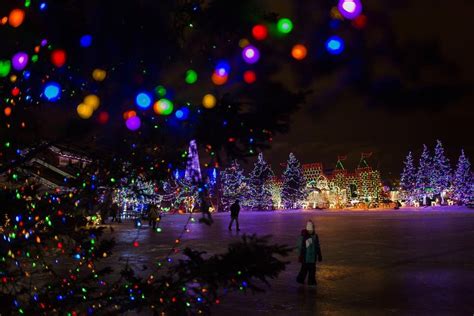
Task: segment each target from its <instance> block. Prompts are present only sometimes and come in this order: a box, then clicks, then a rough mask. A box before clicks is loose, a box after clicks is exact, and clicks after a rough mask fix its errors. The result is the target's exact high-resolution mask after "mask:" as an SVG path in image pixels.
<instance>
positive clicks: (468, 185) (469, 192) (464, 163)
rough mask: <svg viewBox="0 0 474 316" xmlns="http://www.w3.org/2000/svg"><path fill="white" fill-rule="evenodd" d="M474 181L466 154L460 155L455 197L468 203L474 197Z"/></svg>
mask: <svg viewBox="0 0 474 316" xmlns="http://www.w3.org/2000/svg"><path fill="white" fill-rule="evenodd" d="M473 187H474V181H473V179H472V174H471V164H470V163H469V159H467V157H466V156H465V155H464V150H462V151H461V156H459V160H458V164H457V167H456V172H455V173H454V179H453V197H454V199H455V200H457V201H458V202H460V203H463V204H464V203H467V202H468V201H469V200H471V199H472V198H473V197H474V188H473Z"/></svg>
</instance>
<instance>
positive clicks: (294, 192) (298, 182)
mask: <svg viewBox="0 0 474 316" xmlns="http://www.w3.org/2000/svg"><path fill="white" fill-rule="evenodd" d="M281 198H282V200H283V205H284V206H285V208H287V209H295V208H300V207H301V203H302V202H303V201H304V199H305V198H306V180H305V178H304V176H303V170H302V169H301V165H300V162H299V161H298V159H296V157H295V155H294V154H293V153H290V156H289V157H288V162H287V164H286V170H285V171H284V172H283V188H282V192H281Z"/></svg>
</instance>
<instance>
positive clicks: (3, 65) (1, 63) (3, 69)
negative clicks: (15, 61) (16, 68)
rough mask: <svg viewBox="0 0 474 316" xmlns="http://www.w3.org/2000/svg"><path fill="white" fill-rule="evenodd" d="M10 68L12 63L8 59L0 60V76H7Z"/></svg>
mask: <svg viewBox="0 0 474 316" xmlns="http://www.w3.org/2000/svg"><path fill="white" fill-rule="evenodd" d="M11 68H12V63H11V62H10V61H9V60H0V77H1V78H4V77H6V76H8V74H9V73H10V70H11Z"/></svg>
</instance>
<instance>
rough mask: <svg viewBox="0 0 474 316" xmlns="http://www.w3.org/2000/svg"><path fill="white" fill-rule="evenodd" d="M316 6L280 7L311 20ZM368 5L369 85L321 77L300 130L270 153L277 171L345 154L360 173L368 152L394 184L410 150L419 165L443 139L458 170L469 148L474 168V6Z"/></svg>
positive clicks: (424, 2) (459, 2)
mask: <svg viewBox="0 0 474 316" xmlns="http://www.w3.org/2000/svg"><path fill="white" fill-rule="evenodd" d="M272 2H273V1H272ZM276 2H283V1H276ZM312 2H314V1H298V2H296V3H298V4H297V5H296V4H295V5H294V6H293V7H292V8H289V7H285V6H283V5H282V6H281V7H279V9H280V10H288V12H291V14H294V15H295V16H298V15H304V14H307V12H308V6H310V3H312ZM363 3H364V10H365V13H366V14H367V16H368V24H367V27H366V28H365V30H364V32H363V35H362V36H363V41H364V45H366V46H367V48H368V49H370V54H367V55H365V56H364V58H361V59H360V60H359V62H360V64H359V65H355V66H354V67H355V69H357V68H358V69H359V73H360V77H359V78H358V79H360V85H358V86H357V87H356V88H354V85H353V84H347V82H348V81H349V82H350V80H351V79H350V78H349V79H348V78H347V77H348V74H347V73H341V74H340V76H338V77H333V78H328V77H324V78H321V77H320V76H318V72H317V71H316V70H315V71H313V72H312V76H311V80H310V82H309V83H308V87H310V88H311V89H312V90H313V92H312V94H311V95H310V97H309V98H308V100H307V102H306V104H305V105H304V106H303V107H302V108H301V109H300V110H299V111H298V112H297V113H296V114H295V115H294V116H293V117H292V121H291V122H292V124H291V129H290V132H289V133H288V134H287V135H282V136H278V137H276V139H275V142H274V145H273V148H272V149H271V150H268V151H266V152H265V154H266V156H267V159H268V160H269V161H271V162H272V165H273V166H275V167H274V168H275V169H276V167H277V165H278V163H279V162H282V161H284V160H285V159H286V158H287V156H288V152H290V151H293V152H294V153H295V154H296V155H297V157H300V160H301V162H302V163H309V162H314V161H319V162H323V163H324V165H325V167H326V168H333V167H334V165H335V162H336V159H337V156H338V155H347V161H346V163H345V165H346V168H348V169H352V168H355V167H356V165H357V163H358V161H359V159H360V153H361V152H373V155H372V157H371V158H370V160H369V162H370V163H371V164H372V166H374V167H378V168H380V170H381V171H382V172H383V176H384V177H386V178H392V177H393V176H395V177H398V175H399V173H400V171H401V168H402V165H403V164H402V161H403V159H404V157H405V156H406V154H407V152H408V151H409V150H412V151H414V153H415V154H416V157H417V158H416V159H418V156H419V154H420V153H421V149H422V144H423V143H426V144H427V145H428V146H430V147H431V149H433V148H434V145H435V140H436V139H440V140H441V141H442V142H443V145H444V147H445V150H446V152H447V155H448V156H449V158H450V160H451V162H452V163H453V161H457V158H458V156H459V154H460V150H461V148H464V150H465V152H466V154H467V155H468V157H470V158H471V161H472V157H473V155H474V144H473V135H474V133H473V128H472V124H473V123H474V110H473V105H474V102H473V101H474V98H473V93H472V92H473V89H472V87H473V83H474V81H473V75H472V74H473V73H474V59H473V58H472V56H474V38H473V37H472V36H470V35H469V34H470V32H471V31H470V30H472V27H473V23H472V16H471V15H472V12H473V10H474V2H472V1H463V0H455V1H432V0H417V1H407V0H402V1H386V0H384V1H375V0H366V1H364V2H363ZM309 12H311V10H309ZM334 82H338V83H339V84H336V85H335V84H334ZM328 87H330V88H328ZM335 87H336V88H335ZM347 87H348V88H347ZM338 88H339V89H338Z"/></svg>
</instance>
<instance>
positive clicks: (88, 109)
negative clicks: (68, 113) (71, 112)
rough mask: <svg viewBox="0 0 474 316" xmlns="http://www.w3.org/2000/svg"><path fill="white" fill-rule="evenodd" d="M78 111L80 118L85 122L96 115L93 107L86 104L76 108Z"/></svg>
mask: <svg viewBox="0 0 474 316" xmlns="http://www.w3.org/2000/svg"><path fill="white" fill-rule="evenodd" d="M76 111H77V114H78V115H79V117H80V118H82V119H85V120H87V119H89V118H90V117H91V116H92V114H93V113H94V109H93V108H92V106H90V105H88V104H85V103H81V104H79V105H78V106H77V108H76Z"/></svg>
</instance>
